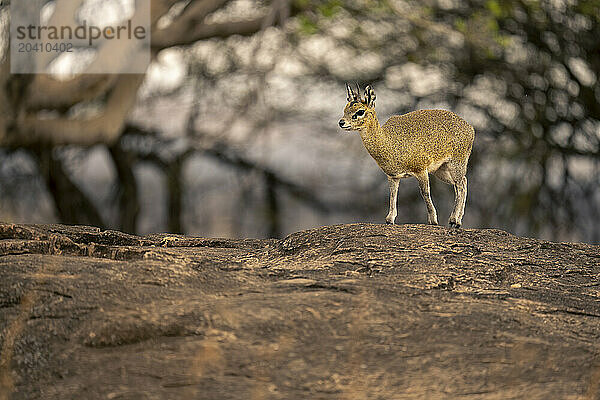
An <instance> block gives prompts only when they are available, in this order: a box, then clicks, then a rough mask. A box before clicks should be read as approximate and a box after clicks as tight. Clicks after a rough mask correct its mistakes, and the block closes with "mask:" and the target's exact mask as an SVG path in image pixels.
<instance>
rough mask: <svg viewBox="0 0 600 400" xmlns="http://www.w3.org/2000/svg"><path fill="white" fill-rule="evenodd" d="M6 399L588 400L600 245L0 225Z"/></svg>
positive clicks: (451, 234) (361, 227)
mask: <svg viewBox="0 0 600 400" xmlns="http://www.w3.org/2000/svg"><path fill="white" fill-rule="evenodd" d="M0 239H1V240H0V328H1V331H2V336H1V340H2V342H1V343H2V355H1V359H0V399H6V398H9V397H10V398H14V399H190V398H197V399H291V398H299V399H325V398H327V399H329V398H334V399H392V398H395V399H413V398H414V399H416V398H419V399H437V398H465V399H469V398H471V399H480V398H484V399H524V398H527V399H600V246H592V245H585V244H573V243H551V242H545V241H540V240H534V239H527V238H519V237H515V236H512V235H510V234H507V233H505V232H502V231H497V230H458V231H456V230H448V229H446V228H443V227H433V226H425V225H404V226H385V225H365V224H356V225H339V226H327V227H323V228H319V229H314V230H310V231H304V232H298V233H295V234H292V235H290V236H288V237H287V238H285V239H283V240H253V239H247V240H228V239H202V238H191V237H185V236H178V235H167V234H163V235H150V236H145V237H138V236H133V235H127V234H123V233H120V232H115V231H100V230H99V229H96V228H90V227H72V226H61V225H32V226H28V225H9V224H0Z"/></svg>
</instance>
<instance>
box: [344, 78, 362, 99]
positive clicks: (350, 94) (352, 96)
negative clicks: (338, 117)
mask: <svg viewBox="0 0 600 400" xmlns="http://www.w3.org/2000/svg"><path fill="white" fill-rule="evenodd" d="M346 93H347V94H348V103H350V102H352V101H356V100H357V99H358V96H359V93H360V92H358V93H354V91H353V90H352V88H351V87H350V85H348V84H347V83H346Z"/></svg>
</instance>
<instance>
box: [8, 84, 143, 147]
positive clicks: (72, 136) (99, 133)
mask: <svg viewBox="0 0 600 400" xmlns="http://www.w3.org/2000/svg"><path fill="white" fill-rule="evenodd" d="M143 80H144V75H141V74H140V75H119V77H118V78H117V81H116V82H115V86H114V89H113V90H112V92H111V93H110V95H109V98H108V101H107V103H106V107H105V109H104V112H103V113H102V114H101V115H100V116H97V117H94V118H89V119H67V118H52V119H41V118H39V116H37V115H27V116H25V117H23V118H22V119H21V120H20V121H18V122H17V123H18V132H17V133H16V134H13V135H12V137H10V138H7V141H8V143H2V144H10V145H21V146H27V145H33V144H36V143H40V142H42V143H48V144H53V145H60V144H77V145H82V146H91V145H94V144H98V143H104V144H112V143H114V142H115V140H117V139H118V137H119V135H120V134H121V131H122V130H123V126H124V124H125V118H126V117H127V115H128V114H129V111H130V110H131V108H132V107H133V104H134V103H135V100H136V98H137V91H138V89H139V87H140V85H141V84H142V82H143Z"/></svg>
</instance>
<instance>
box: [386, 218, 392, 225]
mask: <svg viewBox="0 0 600 400" xmlns="http://www.w3.org/2000/svg"><path fill="white" fill-rule="evenodd" d="M385 223H386V224H387V225H394V220H393V219H388V218H386V219H385Z"/></svg>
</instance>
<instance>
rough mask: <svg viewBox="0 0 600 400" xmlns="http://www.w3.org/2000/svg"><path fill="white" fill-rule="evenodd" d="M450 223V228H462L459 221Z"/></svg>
mask: <svg viewBox="0 0 600 400" xmlns="http://www.w3.org/2000/svg"><path fill="white" fill-rule="evenodd" d="M448 225H449V226H450V228H453V229H458V228H460V224H459V223H458V222H454V221H450V222H449V223H448Z"/></svg>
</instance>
